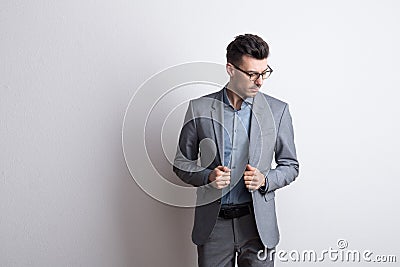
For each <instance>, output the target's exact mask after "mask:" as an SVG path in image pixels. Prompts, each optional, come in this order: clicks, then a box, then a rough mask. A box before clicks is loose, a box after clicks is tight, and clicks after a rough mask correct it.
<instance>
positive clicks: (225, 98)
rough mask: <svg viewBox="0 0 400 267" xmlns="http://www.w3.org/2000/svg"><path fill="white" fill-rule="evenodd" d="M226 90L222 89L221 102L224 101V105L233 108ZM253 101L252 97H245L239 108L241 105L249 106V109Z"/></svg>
mask: <svg viewBox="0 0 400 267" xmlns="http://www.w3.org/2000/svg"><path fill="white" fill-rule="evenodd" d="M226 90H227V88H226V87H224V90H223V101H224V104H226V105H228V106H231V107H232V108H233V105H232V104H231V101H230V100H229V98H228V94H227V92H226ZM253 101H254V97H247V98H246V99H244V101H243V102H242V106H241V108H243V104H247V105H250V107H251V106H252V105H253Z"/></svg>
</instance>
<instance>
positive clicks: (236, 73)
mask: <svg viewBox="0 0 400 267" xmlns="http://www.w3.org/2000/svg"><path fill="white" fill-rule="evenodd" d="M237 67H239V68H240V69H242V70H243V71H245V72H247V73H262V72H264V71H265V70H266V69H267V68H268V65H267V59H266V58H264V59H255V58H253V57H250V56H247V55H243V56H242V62H241V63H240V65H239V66H237ZM226 69H227V72H228V74H229V76H230V81H229V89H231V90H232V91H234V92H235V93H236V94H238V95H239V96H240V97H242V98H243V99H245V98H247V97H254V96H255V95H256V94H257V92H258V91H259V90H260V88H261V86H262V84H263V79H262V77H261V76H260V77H258V79H257V80H255V81H251V80H250V78H249V76H248V75H246V74H245V73H243V72H242V71H240V70H238V69H237V68H235V67H234V66H233V65H232V64H230V63H227V64H226Z"/></svg>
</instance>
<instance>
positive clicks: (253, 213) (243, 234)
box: [173, 34, 299, 267]
mask: <svg viewBox="0 0 400 267" xmlns="http://www.w3.org/2000/svg"><path fill="white" fill-rule="evenodd" d="M268 54H269V47H268V44H267V43H266V42H265V41H264V40H263V39H262V38H260V37H258V36H256V35H252V34H244V35H240V36H237V37H236V38H235V40H234V41H232V42H231V43H230V44H229V45H228V47H227V54H226V57H227V64H226V71H227V73H228V75H229V82H228V83H227V84H226V86H225V87H224V88H223V89H222V90H220V91H219V92H216V93H212V94H209V95H206V96H203V97H200V98H198V99H195V100H191V101H190V103H189V107H188V111H187V113H186V117H185V123H184V126H183V127H182V131H181V134H180V138H179V144H178V149H177V153H176V157H175V161H174V168H173V169H174V172H175V173H176V174H177V175H178V177H180V178H181V179H182V180H183V181H184V182H186V183H188V184H191V185H193V186H196V187H198V189H197V206H196V210H195V220H194V227H193V232H192V240H193V242H194V243H195V244H196V245H197V251H198V263H199V266H210V267H211V266H235V261H236V260H237V263H238V265H239V266H273V265H274V259H273V257H271V256H270V255H268V256H267V257H266V256H265V255H263V254H262V253H261V254H260V253H258V252H259V251H261V250H263V251H267V250H268V251H271V250H272V249H273V248H274V247H275V246H276V245H277V243H278V242H279V231H278V226H277V221H276V213H275V200H274V196H275V190H276V189H279V188H281V187H284V186H286V185H288V184H290V183H291V182H292V181H294V180H295V178H296V177H297V175H298V171H299V164H298V161H297V158H296V149H295V144H294V136H293V127H292V120H291V116H290V113H289V108H288V105H287V104H286V103H284V102H282V101H280V100H278V99H276V98H273V97H271V96H268V95H266V94H264V93H261V92H260V91H259V90H260V88H261V86H262V85H263V82H264V80H265V79H267V78H268V77H269V76H270V75H271V73H272V68H271V67H270V66H269V65H268V64H267V58H268ZM274 157H275V162H276V164H277V166H276V168H274V169H271V163H272V160H273V158H274ZM236 254H237V255H236Z"/></svg>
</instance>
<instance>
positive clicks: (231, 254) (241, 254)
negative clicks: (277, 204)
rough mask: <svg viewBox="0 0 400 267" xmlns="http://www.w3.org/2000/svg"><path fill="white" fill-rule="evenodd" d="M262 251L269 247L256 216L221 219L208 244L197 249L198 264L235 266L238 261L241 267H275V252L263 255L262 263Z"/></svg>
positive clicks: (214, 266) (200, 265)
mask: <svg viewBox="0 0 400 267" xmlns="http://www.w3.org/2000/svg"><path fill="white" fill-rule="evenodd" d="M260 250H263V251H264V250H265V247H264V245H263V244H262V242H261V239H260V237H259V235H258V232H257V226H256V222H255V220H254V215H253V214H248V215H245V216H242V217H239V218H234V219H223V218H221V217H218V220H217V223H216V225H215V227H214V229H213V231H212V232H211V235H210V237H209V238H208V240H207V242H206V243H205V244H203V245H200V246H197V253H198V264H199V267H224V266H229V267H234V266H235V263H236V260H237V264H238V266H239V267H247V266H255V267H256V266H267V267H273V266H274V259H273V257H272V258H271V257H270V255H271V254H270V251H271V250H272V249H268V253H269V254H270V255H268V256H265V254H264V252H263V253H262V255H261V260H260V259H259V257H258V256H257V253H258V252H259V251H260ZM236 253H237V256H236ZM272 255H273V254H272ZM263 258H266V259H265V260H263Z"/></svg>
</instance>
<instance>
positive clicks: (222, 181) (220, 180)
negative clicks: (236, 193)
mask: <svg viewBox="0 0 400 267" xmlns="http://www.w3.org/2000/svg"><path fill="white" fill-rule="evenodd" d="M208 180H209V181H210V182H211V185H212V186H213V187H215V188H217V189H222V188H224V187H227V186H228V185H229V184H230V182H231V170H230V169H229V168H228V167H225V166H218V167H217V168H215V169H214V170H213V171H212V172H210V174H209V175H208Z"/></svg>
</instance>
